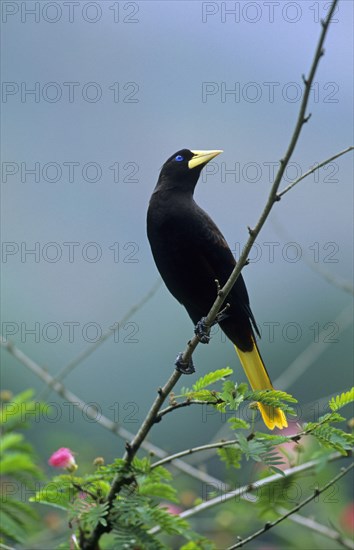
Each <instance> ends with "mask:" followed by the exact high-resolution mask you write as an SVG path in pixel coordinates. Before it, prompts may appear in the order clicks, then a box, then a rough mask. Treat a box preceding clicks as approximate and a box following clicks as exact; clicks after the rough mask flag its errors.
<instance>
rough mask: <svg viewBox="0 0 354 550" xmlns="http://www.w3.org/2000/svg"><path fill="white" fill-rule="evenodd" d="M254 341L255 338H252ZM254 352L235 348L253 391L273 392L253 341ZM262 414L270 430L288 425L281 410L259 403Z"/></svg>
mask: <svg viewBox="0 0 354 550" xmlns="http://www.w3.org/2000/svg"><path fill="white" fill-rule="evenodd" d="M252 339H253V338H252ZM253 344H254V345H253V349H252V351H241V350H240V349H238V348H237V347H236V346H235V349H236V352H237V355H238V356H239V358H240V361H241V364H242V366H243V368H244V371H245V373H246V375H247V378H248V380H249V383H250V384H251V387H252V389H253V390H272V389H273V386H272V383H271V381H270V378H269V376H268V373H267V369H266V368H265V366H264V363H263V361H262V358H261V356H260V354H259V351H258V348H257V344H256V342H255V341H254V339H253ZM257 405H258V408H259V410H260V412H261V415H262V418H263V422H264V423H265V425H266V426H267V428H269V429H270V430H273V429H274V428H279V429H283V428H286V427H287V425H288V423H287V420H286V416H285V414H284V412H283V411H282V410H281V409H278V408H275V407H270V406H269V405H263V404H262V403H257Z"/></svg>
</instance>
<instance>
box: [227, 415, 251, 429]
mask: <svg viewBox="0 0 354 550" xmlns="http://www.w3.org/2000/svg"><path fill="white" fill-rule="evenodd" d="M228 422H229V424H231V426H230V428H231V429H232V430H238V429H242V430H248V429H249V428H250V424H249V423H248V422H246V421H245V420H243V419H242V418H229V419H228Z"/></svg>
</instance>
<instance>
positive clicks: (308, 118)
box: [302, 113, 312, 124]
mask: <svg viewBox="0 0 354 550" xmlns="http://www.w3.org/2000/svg"><path fill="white" fill-rule="evenodd" d="M311 117H312V113H309V114H308V115H307V116H305V117H304V119H303V121H302V123H303V124H306V122H308V121H309V120H310V118H311Z"/></svg>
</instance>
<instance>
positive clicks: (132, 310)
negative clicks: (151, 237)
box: [41, 279, 162, 400]
mask: <svg viewBox="0 0 354 550" xmlns="http://www.w3.org/2000/svg"><path fill="white" fill-rule="evenodd" d="M161 284H162V279H158V280H157V281H156V283H155V284H154V285H153V286H152V288H151V289H150V290H149V292H148V293H147V294H146V295H145V296H144V297H143V298H142V299H141V300H140V301H139V302H138V303H136V304H135V305H133V306H132V307H131V308H130V309H129V311H127V313H125V315H123V317H122V318H121V320H120V321H118V322H117V323H114V325H113V326H112V327H110V328H109V330H107V332H105V333H104V334H103V335H102V336H101V337H100V338H99V339H98V340H97V342H95V343H94V344H91V345H90V346H89V347H87V348H86V349H85V350H83V351H81V352H80V353H79V354H78V355H77V356H76V357H75V358H74V359H73V360H72V361H70V363H68V364H67V365H66V366H65V367H63V368H62V370H61V371H59V372H58V374H56V375H55V379H56V380H57V381H58V382H60V381H61V380H63V379H64V378H65V377H66V376H67V375H68V374H69V373H70V372H72V371H73V370H74V369H75V368H76V367H77V366H78V365H79V364H80V363H82V361H84V359H87V357H89V355H91V353H93V352H94V351H96V349H97V348H98V347H99V346H101V345H102V344H103V343H104V342H105V341H106V340H108V338H110V337H111V336H112V335H113V334H114V331H115V330H116V328H117V327H119V326H121V325H123V324H124V323H126V322H127V321H128V320H129V319H130V318H131V317H132V315H134V313H136V312H137V311H139V309H141V308H142V307H143V306H144V305H145V304H146V302H148V301H149V300H150V299H151V298H152V297H153V296H154V294H156V292H157V291H158V289H159V288H160V286H161ZM48 395H49V392H47V393H43V395H42V396H41V398H42V399H43V400H46V399H47V398H48Z"/></svg>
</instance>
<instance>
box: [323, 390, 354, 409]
mask: <svg viewBox="0 0 354 550" xmlns="http://www.w3.org/2000/svg"><path fill="white" fill-rule="evenodd" d="M353 401H354V387H353V388H351V389H350V390H349V391H347V392H345V393H342V394H341V395H337V396H336V397H332V399H331V400H330V402H329V407H330V409H331V411H338V410H339V409H341V408H342V407H344V406H345V405H348V403H353Z"/></svg>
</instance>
